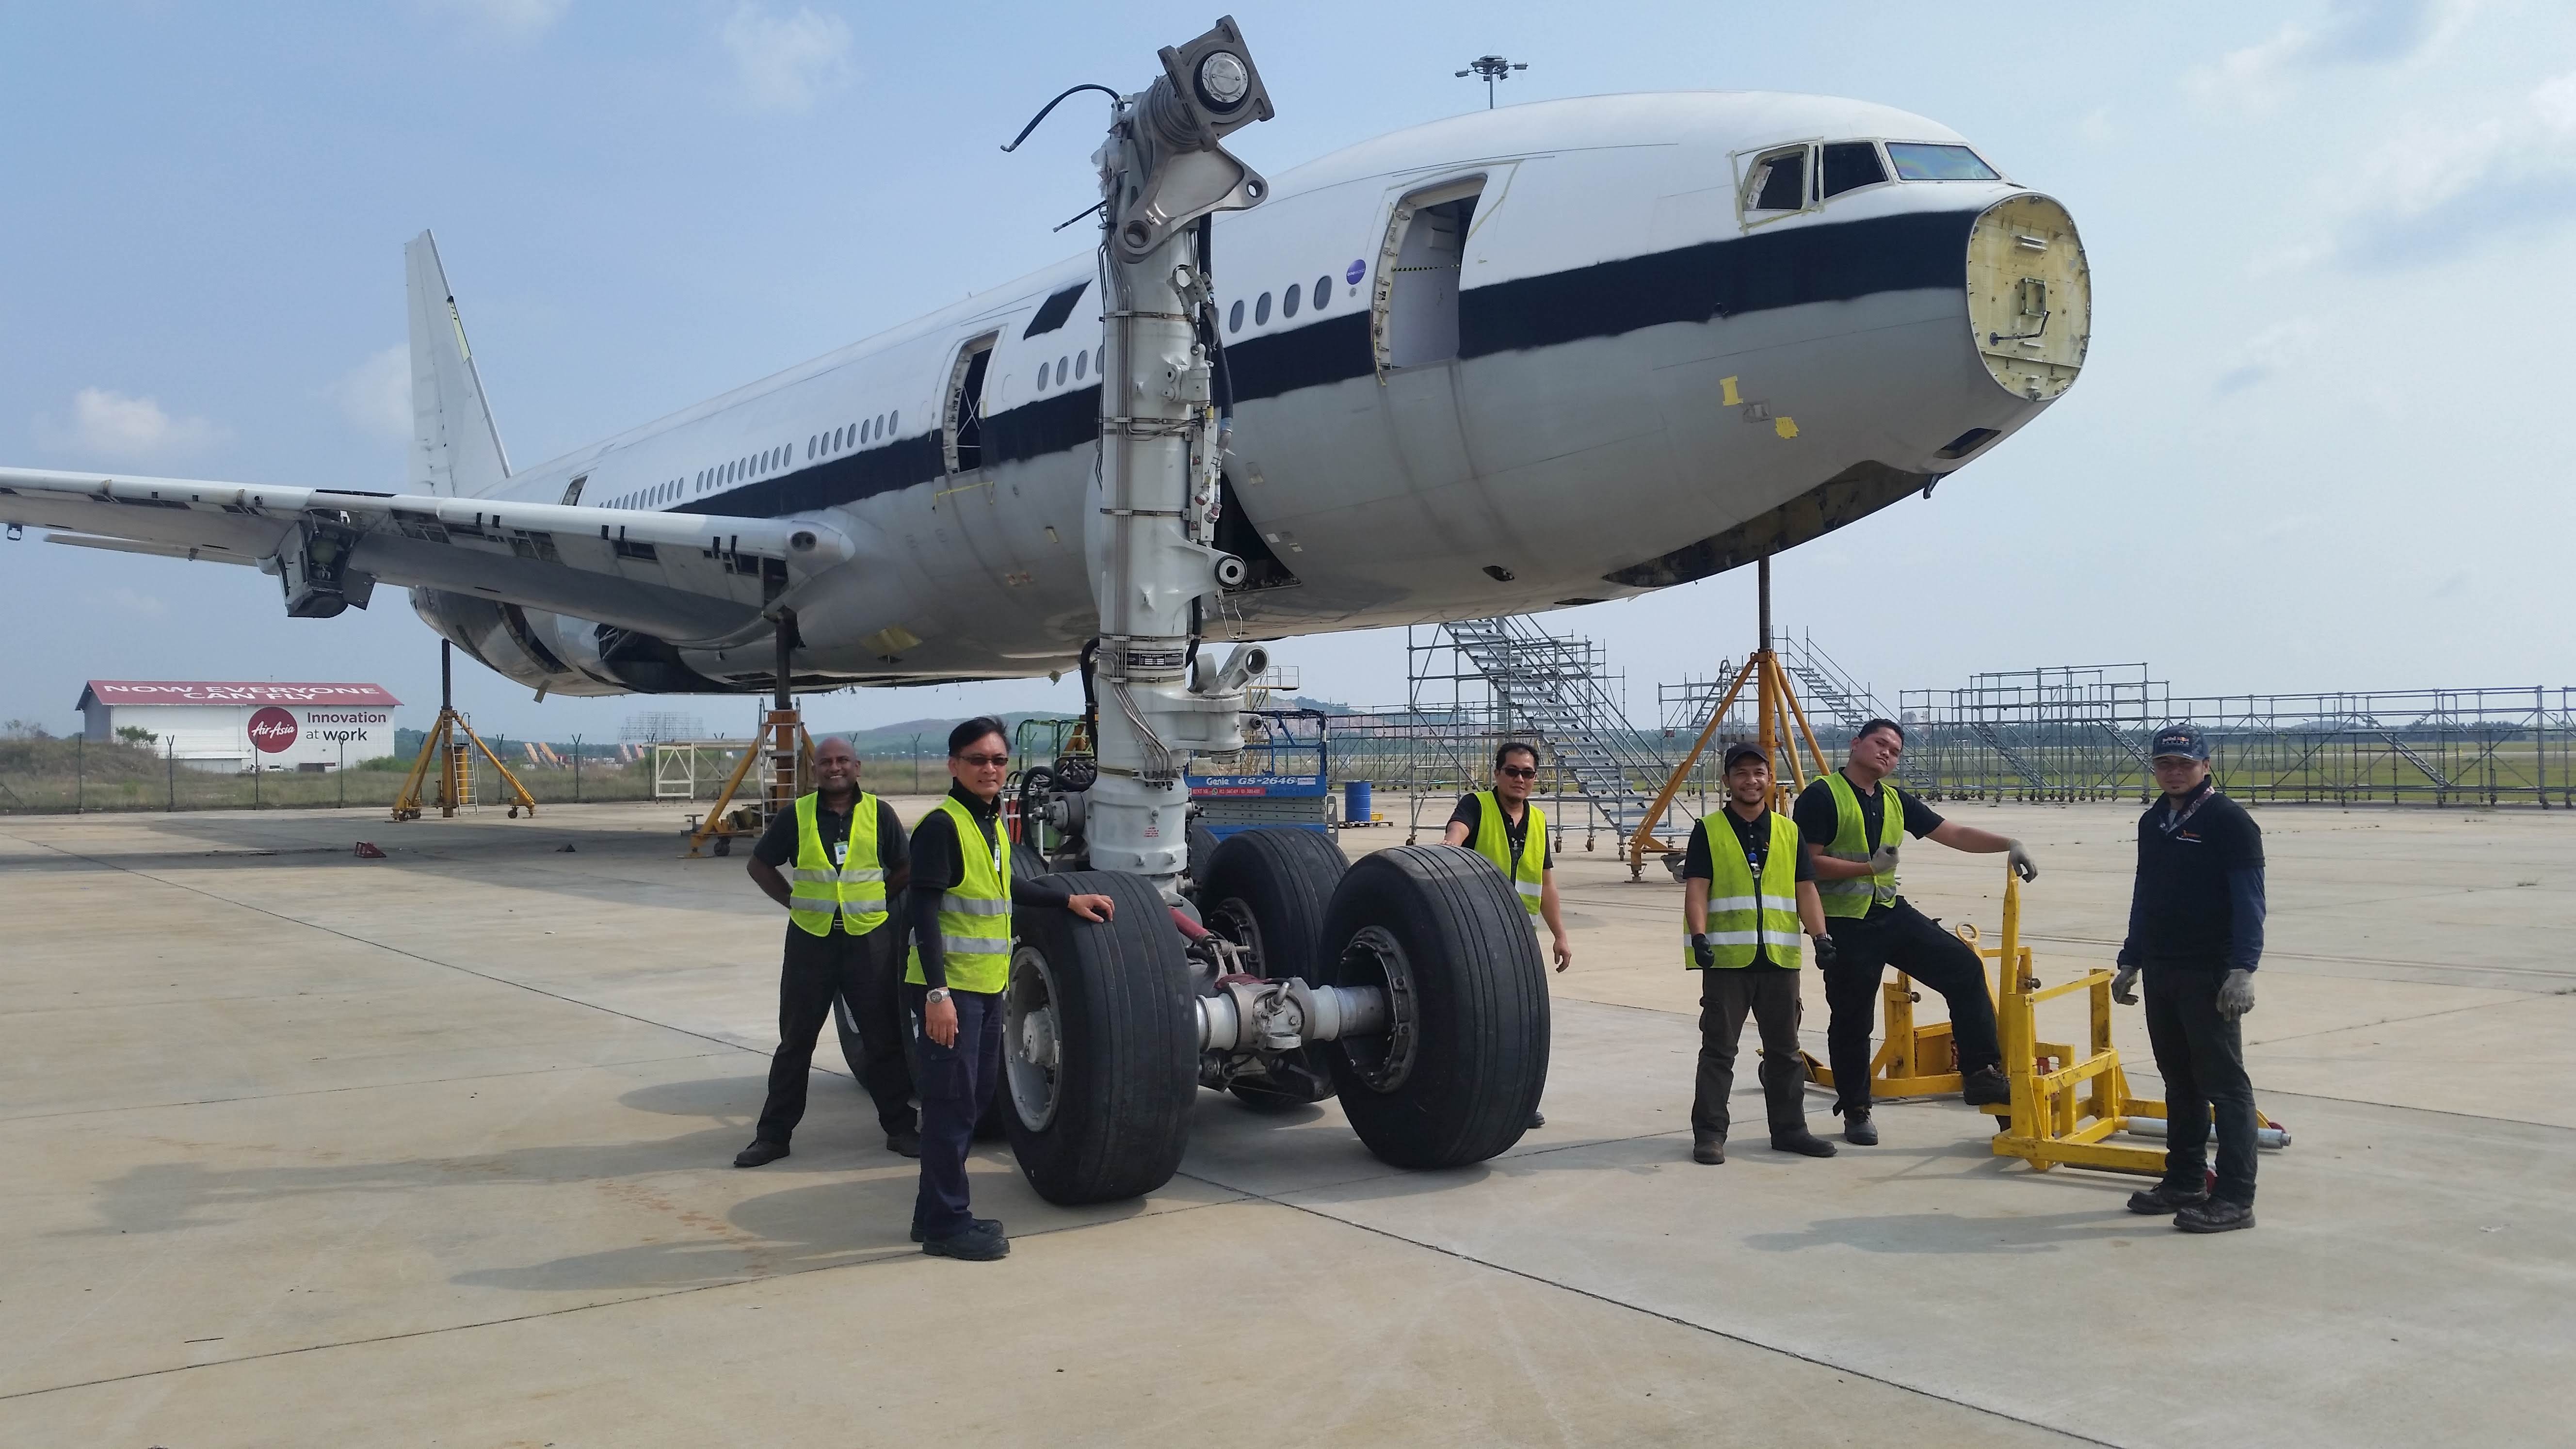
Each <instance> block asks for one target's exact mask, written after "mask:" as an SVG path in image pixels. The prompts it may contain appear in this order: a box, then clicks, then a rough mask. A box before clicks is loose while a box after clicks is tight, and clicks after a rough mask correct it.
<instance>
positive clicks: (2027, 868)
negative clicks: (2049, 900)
mask: <svg viewBox="0 0 2576 1449" xmlns="http://www.w3.org/2000/svg"><path fill="white" fill-rule="evenodd" d="M2004 859H2005V860H2006V861H2009V862H2010V863H2011V865H2012V870H2013V874H2015V875H2017V876H2020V877H2021V878H2022V880H2023V881H2024V882H2029V881H2035V880H2037V879H2039V863H2038V862H2037V861H2034V860H2032V859H2031V858H2030V851H2029V850H2028V849H2027V848H2025V847H2024V846H2023V845H2022V843H2021V842H2020V841H2018V840H2007V841H2005V842H2004Z"/></svg>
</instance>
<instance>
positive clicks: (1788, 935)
mask: <svg viewBox="0 0 2576 1449" xmlns="http://www.w3.org/2000/svg"><path fill="white" fill-rule="evenodd" d="M1719 819H1720V817H1718V816H1716V815H1711V816H1709V817H1708V821H1703V822H1702V823H1701V826H1700V828H1701V829H1702V830H1703V831H1705V832H1706V833H1707V837H1708V869H1709V882H1708V943H1709V945H1711V946H1713V947H1715V948H1716V955H1717V960H1716V962H1715V963H1714V964H1715V965H1716V966H1717V967H1719V968H1720V969H1728V968H1738V967H1744V966H1750V965H1752V964H1753V957H1754V954H1755V953H1756V952H1759V951H1764V950H1766V949H1767V950H1768V952H1769V955H1770V957H1771V964H1772V965H1774V966H1785V967H1788V968H1790V969H1792V970H1795V969H1796V968H1798V967H1800V966H1804V965H1805V964H1807V957H1806V946H1807V934H1806V932H1805V931H1804V930H1802V929H1801V928H1800V926H1799V923H1798V827H1797V826H1796V825H1795V824H1793V823H1791V821H1790V820H1789V819H1788V817H1786V816H1784V815H1781V814H1779V813H1778V812H1776V811H1774V812H1771V814H1770V824H1771V844H1770V845H1769V846H1768V847H1766V848H1765V849H1764V850H1763V852H1762V880H1761V882H1760V884H1758V885H1757V884H1756V883H1755V882H1754V879H1753V867H1752V866H1750V865H1748V864H1746V863H1745V860H1744V847H1743V844H1742V843H1741V842H1740V841H1738V840H1736V839H1735V838H1734V835H1735V832H1734V830H1733V828H1732V826H1731V825H1730V826H1729V827H1728V829H1727V832H1726V838H1725V840H1724V842H1723V843H1721V842H1720V839H1719V836H1718V832H1717V829H1716V828H1715V827H1714V826H1712V825H1711V824H1710V823H1709V822H1710V821H1718V820H1719ZM1682 966H1683V968H1684V969H1686V970H1696V969H1698V968H1699V959H1698V958H1697V957H1696V956H1694V955H1693V954H1692V953H1691V945H1690V938H1689V937H1687V936H1685V937H1683V938H1682Z"/></svg>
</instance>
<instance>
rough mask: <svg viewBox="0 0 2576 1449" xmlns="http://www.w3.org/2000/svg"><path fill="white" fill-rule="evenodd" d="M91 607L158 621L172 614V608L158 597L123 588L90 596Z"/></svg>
mask: <svg viewBox="0 0 2576 1449" xmlns="http://www.w3.org/2000/svg"><path fill="white" fill-rule="evenodd" d="M89 605H90V607H91V608H93V609H114V610H117V611H118V612H120V613H126V614H140V615H142V616H143V617H144V618H147V619H157V618H159V617H161V616H162V615H163V614H166V613H168V612H170V606H169V605H167V604H165V603H163V602H161V600H160V599H159V598H158V597H156V596H154V595H151V594H144V593H137V592H136V591H134V590H133V589H129V588H123V587H119V588H114V589H110V590H108V591H107V592H106V593H103V594H102V593H92V594H90V595H89Z"/></svg>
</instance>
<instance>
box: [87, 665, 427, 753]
mask: <svg viewBox="0 0 2576 1449" xmlns="http://www.w3.org/2000/svg"><path fill="white" fill-rule="evenodd" d="M401 703H402V701H401V700H398V699H396V698H394V697H393V696H392V695H391V694H389V693H387V692H386V690H385V687H384V686H383V685H381V684H248V683H229V682H223V681H206V680H143V679H93V680H91V681H89V682H88V684H86V685H84V686H83V687H82V689H81V695H80V712H81V719H82V723H83V727H82V731H81V733H82V734H83V735H84V736H85V737H86V738H88V739H91V740H95V741H98V742H100V743H109V742H113V741H114V740H116V738H117V733H116V732H117V731H118V730H121V729H142V730H145V731H148V732H149V733H150V734H151V735H152V736H153V738H152V740H151V742H150V748H151V750H152V752H153V753H154V754H157V755H164V756H167V757H168V758H169V759H170V760H172V761H173V762H175V763H177V764H179V765H183V766H185V767H187V768H189V769H191V770H206V771H210V772H213V773H217V774H243V773H247V772H248V771H249V770H250V768H251V764H252V762H253V761H254V760H256V761H257V762H258V763H259V765H260V767H261V768H263V769H269V770H301V771H306V772H320V771H324V770H336V769H339V768H340V767H342V766H343V765H355V764H359V763H361V762H363V761H367V760H373V759H380V758H382V757H384V756H386V755H390V754H392V753H393V752H394V716H393V712H394V710H395V708H396V707H398V706H400V705H401Z"/></svg>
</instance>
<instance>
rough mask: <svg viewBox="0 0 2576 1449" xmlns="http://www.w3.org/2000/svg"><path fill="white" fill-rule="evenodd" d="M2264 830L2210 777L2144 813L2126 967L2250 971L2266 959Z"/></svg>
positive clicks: (2123, 958) (2124, 949)
mask: <svg viewBox="0 0 2576 1449" xmlns="http://www.w3.org/2000/svg"><path fill="white" fill-rule="evenodd" d="M2264 909H2265V907H2264V900H2263V828H2262V827H2261V826H2259V825H2256V824H2255V823H2254V817H2253V816H2251V815H2249V814H2247V813H2246V812H2245V807H2244V806H2242V805H2239V804H2237V803H2236V802H2235V801H2233V800H2230V799H2228V798H2227V797H2226V796H2224V795H2222V794H2220V793H2218V790H2217V787H2216V785H2215V784H2213V783H2211V782H2207V781H2204V782H2203V783H2202V784H2201V787H2200V788H2199V789H2198V790H2195V791H2193V792H2192V793H2191V794H2190V795H2189V796H2187V797H2186V798H2185V799H2183V800H2182V801H2181V802H2180V804H2179V805H2177V804H2176V803H2175V802H2173V801H2170V800H2158V801H2157V802H2156V803H2155V804H2154V805H2152V806H2150V807H2148V810H2147V813H2146V814H2144V815H2141V816H2139V817H2138V878H2137V884H2136V886H2135V887H2134V888H2132V890H2131V891H2130V894H2129V936H2128V939H2127V940H2126V941H2124V942H2122V943H2121V946H2120V964H2121V965H2123V966H2158V965H2164V966H2191V967H2198V968H2200V969H2202V970H2227V969H2235V970H2244V971H2251V970H2253V969H2254V968H2255V965H2256V964H2257V963H2258V962H2259V961H2261V960H2262V956H2263V916H2264Z"/></svg>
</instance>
